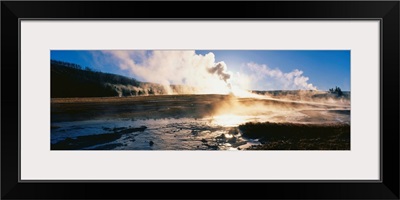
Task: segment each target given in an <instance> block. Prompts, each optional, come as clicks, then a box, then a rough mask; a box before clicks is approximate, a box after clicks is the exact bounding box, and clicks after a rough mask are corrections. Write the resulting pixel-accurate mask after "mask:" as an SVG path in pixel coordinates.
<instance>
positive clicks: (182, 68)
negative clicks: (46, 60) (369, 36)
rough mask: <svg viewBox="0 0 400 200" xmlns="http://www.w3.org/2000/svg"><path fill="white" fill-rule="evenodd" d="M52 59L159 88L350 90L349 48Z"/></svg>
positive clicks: (67, 53)
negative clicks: (181, 86)
mask: <svg viewBox="0 0 400 200" xmlns="http://www.w3.org/2000/svg"><path fill="white" fill-rule="evenodd" d="M50 54H51V59H52V60H59V61H65V62H70V63H75V64H78V65H81V66H82V67H90V68H92V69H94V70H97V71H101V72H107V73H113V74H119V75H123V76H127V77H132V78H135V79H137V80H139V81H146V82H157V83H160V84H187V85H193V86H198V85H209V87H214V86H216V87H217V86H218V87H227V86H228V87H229V88H230V87H240V88H242V89H247V90H296V89H303V90H315V89H316V90H323V91H326V90H328V89H329V88H334V87H335V86H338V87H340V88H341V89H342V90H343V91H350V51H349V50H188V51H166V50H159V51H138V50H122V51H114V50H110V51H94V50H90V51H89V50H88V51H87V50H52V51H51V52H50Z"/></svg>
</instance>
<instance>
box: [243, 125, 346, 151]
mask: <svg viewBox="0 0 400 200" xmlns="http://www.w3.org/2000/svg"><path fill="white" fill-rule="evenodd" d="M239 129H240V130H241V131H242V134H243V137H247V138H251V139H259V141H260V142H261V145H254V146H251V147H250V148H248V150H350V125H348V124H342V123H338V124H294V123H270V122H266V123H246V124H244V125H240V126H239Z"/></svg>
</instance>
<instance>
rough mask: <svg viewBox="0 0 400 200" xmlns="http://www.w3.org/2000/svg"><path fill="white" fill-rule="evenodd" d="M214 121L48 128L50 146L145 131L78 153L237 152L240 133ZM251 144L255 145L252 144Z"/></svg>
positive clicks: (76, 124)
mask: <svg viewBox="0 0 400 200" xmlns="http://www.w3.org/2000/svg"><path fill="white" fill-rule="evenodd" d="M218 120H219V121H218ZM218 120H215V119H212V118H203V119H193V118H179V119H173V118H169V119H168V118H166V119H149V120H129V119H121V120H91V121H78V122H59V123H53V124H52V126H53V127H56V128H54V129H53V130H52V137H51V142H52V144H57V143H59V142H62V141H65V140H67V139H68V138H71V139H79V138H81V139H82V138H86V137H91V136H93V135H99V134H104V135H107V134H116V133H120V132H121V131H124V130H130V129H132V128H133V127H146V128H145V129H144V130H143V131H133V132H131V133H129V132H126V133H124V134H121V136H120V138H118V139H116V140H114V141H109V142H107V143H103V144H99V145H88V146H85V147H83V148H82V149H102V148H105V147H113V148H112V149H116V150H118V149H119V150H122V149H123V150H157V149H160V150H161V149H162V150H217V149H221V150H222V149H225V150H238V148H239V149H240V148H241V146H242V145H246V144H247V139H245V138H243V137H242V136H241V133H240V131H239V130H238V129H237V128H236V127H234V126H231V125H234V124H232V122H229V123H222V122H221V119H218ZM236 122H237V123H241V122H244V121H240V122H239V121H236ZM223 124H225V126H223ZM82 136H84V137H82ZM79 141H81V140H79ZM253 143H254V144H257V142H254V141H253ZM111 144H114V145H111ZM150 144H151V145H150Z"/></svg>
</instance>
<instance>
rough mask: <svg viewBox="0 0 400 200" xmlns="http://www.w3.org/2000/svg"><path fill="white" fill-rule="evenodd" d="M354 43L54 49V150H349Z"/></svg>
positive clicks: (51, 77)
mask: <svg viewBox="0 0 400 200" xmlns="http://www.w3.org/2000/svg"><path fill="white" fill-rule="evenodd" d="M350 54H351V51H350V50H212V49H211V50H50V61H49V65H50V68H51V75H50V80H51V84H50V87H51V101H50V102H51V105H50V107H51V108H50V110H51V115H50V117H51V123H50V124H51V127H50V129H51V132H50V134H51V137H50V138H51V141H50V142H51V145H50V146H51V150H221V151H222V150H225V151H238V150H239V151H248V150H250V151H254V150H264V151H268V150H350V149H351V148H350V136H351V135H350V112H351V111H350V110H351V106H350V102H351V101H350V99H351V91H350V88H351V87H350Z"/></svg>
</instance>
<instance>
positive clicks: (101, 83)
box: [51, 60, 140, 98]
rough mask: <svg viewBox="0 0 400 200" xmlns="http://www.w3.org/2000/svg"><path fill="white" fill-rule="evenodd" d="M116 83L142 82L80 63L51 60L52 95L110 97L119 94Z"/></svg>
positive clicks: (127, 84)
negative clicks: (84, 68)
mask: <svg viewBox="0 0 400 200" xmlns="http://www.w3.org/2000/svg"><path fill="white" fill-rule="evenodd" d="M115 85H120V86H132V87H134V86H136V87H138V86H139V85H140V82H138V81H136V80H135V79H132V78H127V77H124V76H120V75H115V74H109V73H102V72H95V71H92V70H90V69H89V68H87V69H86V70H83V69H82V67H80V66H79V65H75V64H71V63H66V62H61V61H54V60H52V61H51V97H52V98H59V97H109V96H119V95H121V91H118V89H117V88H116V86H115Z"/></svg>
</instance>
